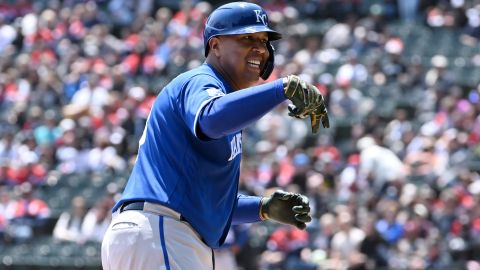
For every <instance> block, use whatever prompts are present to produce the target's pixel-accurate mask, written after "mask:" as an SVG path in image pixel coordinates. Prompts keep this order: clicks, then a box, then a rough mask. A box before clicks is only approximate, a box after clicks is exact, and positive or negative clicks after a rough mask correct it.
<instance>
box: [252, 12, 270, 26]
mask: <svg viewBox="0 0 480 270" xmlns="http://www.w3.org/2000/svg"><path fill="white" fill-rule="evenodd" d="M254 12H255V15H256V16H257V23H258V22H260V21H261V22H262V23H263V25H265V26H267V23H268V22H267V14H265V13H264V12H262V10H260V9H255V10H254Z"/></svg>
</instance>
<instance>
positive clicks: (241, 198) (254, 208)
mask: <svg viewBox="0 0 480 270" xmlns="http://www.w3.org/2000/svg"><path fill="white" fill-rule="evenodd" d="M261 200H262V198H261V197H257V196H247V195H243V194H238V196H237V204H236V208H235V209H234V211H233V219H232V224H233V225H236V224H243V223H254V222H259V221H262V220H261V218H260V202H261Z"/></svg>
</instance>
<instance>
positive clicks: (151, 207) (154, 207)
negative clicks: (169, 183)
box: [119, 201, 187, 222]
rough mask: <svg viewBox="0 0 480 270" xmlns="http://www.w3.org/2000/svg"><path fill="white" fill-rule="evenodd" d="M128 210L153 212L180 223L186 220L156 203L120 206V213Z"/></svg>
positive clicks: (134, 202) (143, 202) (130, 203)
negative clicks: (170, 217) (172, 218)
mask: <svg viewBox="0 0 480 270" xmlns="http://www.w3.org/2000/svg"><path fill="white" fill-rule="evenodd" d="M128 210H137V211H144V210H145V211H149V212H153V213H156V214H159V215H162V216H172V217H174V218H176V219H178V220H180V221H185V222H187V220H186V219H185V218H184V217H183V216H182V215H181V214H179V213H177V212H176V211H174V210H172V209H170V208H168V207H166V206H163V205H161V204H156V203H149V202H145V201H129V202H125V203H124V204H122V205H121V206H120V210H119V211H120V213H122V212H124V211H128Z"/></svg>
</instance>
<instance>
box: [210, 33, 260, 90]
mask: <svg viewBox="0 0 480 270" xmlns="http://www.w3.org/2000/svg"><path fill="white" fill-rule="evenodd" d="M219 39H220V42H219V56H220V57H219V62H220V65H221V68H222V70H223V73H225V74H224V76H227V77H228V78H227V79H228V80H230V81H231V83H232V84H233V86H234V87H235V88H237V90H238V89H243V88H246V87H250V86H253V85H256V84H257V83H258V79H259V78H260V74H261V71H262V70H263V67H264V66H265V62H266V61H267V59H268V56H269V53H268V49H267V42H268V34H267V33H265V32H260V33H254V34H242V35H231V36H221V37H219Z"/></svg>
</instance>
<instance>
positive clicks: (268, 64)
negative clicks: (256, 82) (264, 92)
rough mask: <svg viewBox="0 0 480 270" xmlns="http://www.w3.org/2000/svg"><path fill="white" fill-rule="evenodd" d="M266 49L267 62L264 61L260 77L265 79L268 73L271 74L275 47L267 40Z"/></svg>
mask: <svg viewBox="0 0 480 270" xmlns="http://www.w3.org/2000/svg"><path fill="white" fill-rule="evenodd" d="M267 49H268V54H269V55H268V59H267V62H266V63H265V67H263V70H262V74H261V75H260V77H262V79H264V80H266V79H268V77H270V74H272V71H273V67H274V64H275V48H274V47H273V45H272V43H271V42H267Z"/></svg>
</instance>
